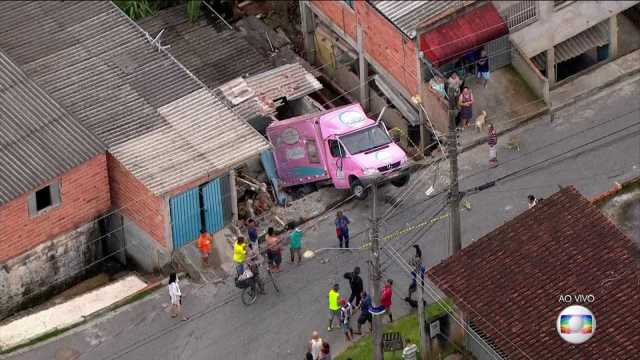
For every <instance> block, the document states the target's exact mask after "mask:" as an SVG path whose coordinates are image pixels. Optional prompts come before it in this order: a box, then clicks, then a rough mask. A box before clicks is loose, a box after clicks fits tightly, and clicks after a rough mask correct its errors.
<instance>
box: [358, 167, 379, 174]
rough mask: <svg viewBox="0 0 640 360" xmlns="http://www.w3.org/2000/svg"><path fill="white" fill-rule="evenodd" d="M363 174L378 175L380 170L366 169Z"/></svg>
mask: <svg viewBox="0 0 640 360" xmlns="http://www.w3.org/2000/svg"><path fill="white" fill-rule="evenodd" d="M362 173H363V174H364V175H365V176H371V175H376V174H377V173H378V169H376V168H365V169H362Z"/></svg>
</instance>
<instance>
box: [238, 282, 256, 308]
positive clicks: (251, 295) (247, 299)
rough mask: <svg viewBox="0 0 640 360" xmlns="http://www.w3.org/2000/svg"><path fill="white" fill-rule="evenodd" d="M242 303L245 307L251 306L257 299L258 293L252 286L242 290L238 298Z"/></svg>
mask: <svg viewBox="0 0 640 360" xmlns="http://www.w3.org/2000/svg"><path fill="white" fill-rule="evenodd" d="M240 298H241V299H242V303H243V304H245V305H247V306H248V305H251V304H253V303H254V302H256V299H257V298H258V291H257V290H256V287H255V286H254V285H252V286H249V287H247V288H244V289H242V295H241V296H240Z"/></svg>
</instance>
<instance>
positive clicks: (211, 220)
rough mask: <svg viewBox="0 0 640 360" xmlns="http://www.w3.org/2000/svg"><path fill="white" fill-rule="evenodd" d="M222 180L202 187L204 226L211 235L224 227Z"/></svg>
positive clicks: (216, 180)
mask: <svg viewBox="0 0 640 360" xmlns="http://www.w3.org/2000/svg"><path fill="white" fill-rule="evenodd" d="M220 182H221V181H220V178H218V179H215V180H213V181H211V182H209V183H207V184H205V185H204V186H203V187H202V200H203V201H204V226H205V228H206V229H207V231H208V232H209V233H211V234H213V233H215V232H217V231H218V230H220V229H222V228H223V227H224V210H223V206H222V192H221V191H220V190H221V186H220Z"/></svg>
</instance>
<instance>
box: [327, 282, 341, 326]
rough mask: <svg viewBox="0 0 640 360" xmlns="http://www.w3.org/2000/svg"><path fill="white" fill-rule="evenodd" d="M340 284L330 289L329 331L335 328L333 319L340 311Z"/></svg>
mask: <svg viewBox="0 0 640 360" xmlns="http://www.w3.org/2000/svg"><path fill="white" fill-rule="evenodd" d="M339 290H340V285H338V284H334V285H333V288H331V290H329V327H328V328H327V331H331V330H333V319H334V318H338V314H339V313H340V292H339Z"/></svg>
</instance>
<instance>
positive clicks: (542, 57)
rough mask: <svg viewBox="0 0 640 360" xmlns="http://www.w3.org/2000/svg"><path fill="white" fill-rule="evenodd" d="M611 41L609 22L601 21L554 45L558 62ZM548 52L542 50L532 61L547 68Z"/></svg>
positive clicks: (539, 66)
mask: <svg viewBox="0 0 640 360" xmlns="http://www.w3.org/2000/svg"><path fill="white" fill-rule="evenodd" d="M608 43H609V26H608V23H607V22H606V21H605V22H601V23H599V24H597V25H595V26H593V27H590V28H589V29H587V30H585V31H583V32H581V33H579V34H578V35H576V36H574V37H572V38H570V39H568V40H565V41H563V42H561V43H560V44H557V45H556V46H555V47H554V50H555V61H556V64H558V63H561V62H563V61H567V60H569V59H572V58H574V57H576V56H578V55H580V54H582V53H584V52H585V51H587V50H589V49H593V48H595V47H597V46H603V45H606V44H608ZM546 60H547V59H546V52H542V53H540V54H538V55H536V56H534V57H533V58H532V61H533V62H534V63H535V64H536V65H537V66H538V68H540V69H544V68H545V63H546Z"/></svg>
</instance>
